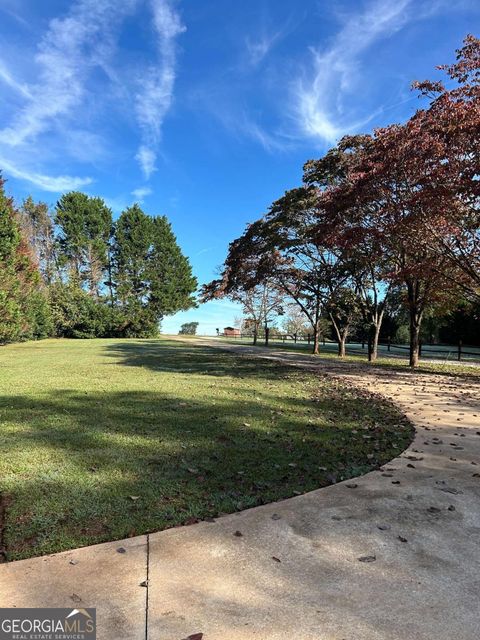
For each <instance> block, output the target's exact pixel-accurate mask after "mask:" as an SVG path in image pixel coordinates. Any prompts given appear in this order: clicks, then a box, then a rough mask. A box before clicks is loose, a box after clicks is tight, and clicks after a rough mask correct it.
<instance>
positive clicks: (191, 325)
mask: <svg viewBox="0 0 480 640" xmlns="http://www.w3.org/2000/svg"><path fill="white" fill-rule="evenodd" d="M197 327H198V322H185V323H184V324H182V326H181V327H180V331H179V332H178V335H180V336H194V335H195V334H196V333H197Z"/></svg>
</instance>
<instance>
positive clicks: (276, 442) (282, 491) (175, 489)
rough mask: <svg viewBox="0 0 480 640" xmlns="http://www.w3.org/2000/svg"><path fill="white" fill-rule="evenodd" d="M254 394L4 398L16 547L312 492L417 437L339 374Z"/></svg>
mask: <svg viewBox="0 0 480 640" xmlns="http://www.w3.org/2000/svg"><path fill="white" fill-rule="evenodd" d="M214 355H217V354H214ZM209 375H214V376H216V375H217V373H216V372H214V373H213V374H209ZM249 393H250V391H249V390H246V391H245V393H242V392H241V390H239V391H238V394H237V397H227V398H223V399H219V398H217V400H216V403H215V404H212V402H210V401H209V400H208V399H206V398H202V399H198V398H196V399H195V398H193V399H191V400H189V401H185V396H184V395H181V393H173V392H172V393H163V392H162V393H159V392H154V391H125V392H103V393H102V392H95V393H87V394H85V393H78V392H73V391H61V392H55V391H52V392H50V393H46V394H43V396H42V397H40V398H33V397H30V396H21V395H12V396H9V397H3V398H2V399H1V401H0V419H1V421H2V423H3V427H2V429H1V430H0V446H1V448H2V459H1V461H0V478H1V479H0V491H1V493H2V494H4V495H5V496H8V500H9V507H8V510H7V514H6V523H5V525H4V541H5V545H6V548H7V554H8V558H9V559H17V558H21V557H27V556H30V555H40V554H44V553H49V552H53V551H59V550H63V549H68V548H72V547H78V546H82V545H85V544H92V543H94V542H100V541H105V540H110V539H118V538H123V537H126V536H129V535H138V534H142V533H146V532H150V531H155V530H160V529H164V528H167V527H171V526H175V525H179V524H185V523H190V522H194V521H196V520H198V519H205V518H209V517H215V516H216V515H218V514H219V513H225V512H233V511H237V510H242V509H245V508H247V507H251V506H255V505H258V504H264V503H267V502H272V501H275V500H278V499H282V498H286V497H289V496H292V495H296V494H297V493H304V492H307V491H310V490H313V489H316V488H318V487H322V486H325V485H327V484H331V483H332V482H334V481H337V480H340V479H342V478H348V477H351V476H354V475H359V474H360V473H364V472H366V471H368V470H370V469H372V468H376V467H378V466H379V465H381V464H383V463H384V462H386V461H388V460H390V459H391V458H393V457H394V456H395V455H397V454H398V453H400V451H402V450H403V449H404V448H405V447H406V446H407V445H408V443H409V441H410V440H411V437H412V432H413V430H412V428H411V426H410V425H409V424H408V423H406V422H402V420H401V417H400V415H399V413H398V411H397V410H396V409H394V408H393V407H392V406H391V405H389V404H388V403H373V404H372V399H371V397H368V396H361V395H358V394H355V393H352V392H351V391H348V390H346V389H344V388H342V387H341V386H340V387H339V386H338V385H333V386H332V385H330V386H327V387H324V388H322V389H321V390H318V391H317V392H316V395H315V397H314V398H312V396H311V394H308V393H306V395H305V397H304V398H299V397H293V396H292V397H289V398H286V397H285V396H282V397H281V398H276V396H275V391H274V385H272V388H271V389H270V390H269V391H268V392H267V391H266V392H265V393H264V394H260V395H259V393H260V392H258V391H257V392H256V394H257V398H256V400H255V401H253V402H252V398H251V396H250V395H249ZM245 394H246V395H245ZM276 403H278V405H279V406H280V405H281V407H282V410H281V411H275V410H274V409H273V408H272V407H273V406H275V404H276ZM359 424H361V425H362V427H364V429H365V430H362V431H361V432H360V431H358V429H356V427H358V425H359ZM364 436H366V437H364Z"/></svg>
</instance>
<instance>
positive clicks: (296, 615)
mask: <svg viewBox="0 0 480 640" xmlns="http://www.w3.org/2000/svg"><path fill="white" fill-rule="evenodd" d="M212 344H215V343H212ZM222 348H225V346H224V345H222ZM228 348H229V349H230V350H232V351H240V352H242V353H249V354H250V353H251V351H252V350H251V349H249V348H245V347H242V346H236V345H235V346H231V347H228ZM254 353H255V355H257V356H260V357H268V358H275V359H280V360H282V361H283V362H290V363H291V364H294V365H298V366H308V367H309V368H310V367H313V368H318V369H320V370H321V371H322V373H325V372H331V373H333V374H335V375H337V376H340V377H344V378H346V379H347V380H348V381H349V382H350V383H351V384H356V385H359V386H362V387H364V388H368V389H370V390H371V391H375V392H377V393H382V394H383V395H385V396H387V397H389V398H391V399H392V400H394V401H395V402H396V403H397V404H398V405H400V407H402V409H403V410H404V411H405V413H406V414H407V416H408V417H409V418H410V419H411V420H412V421H413V422H414V423H415V425H416V427H417V433H416V437H415V440H414V442H413V443H412V445H411V447H410V448H409V449H408V450H407V451H405V452H404V453H403V454H401V455H400V457H398V458H396V459H395V460H392V462H391V463H389V464H387V465H385V466H384V467H383V468H382V470H380V471H374V472H371V473H369V474H367V475H365V476H363V477H361V478H358V479H356V480H355V481H353V482H352V481H351V480H349V481H346V482H342V483H338V484H336V485H333V486H330V487H327V488H324V489H319V490H317V491H313V492H311V493H308V494H305V495H303V496H299V497H295V498H291V499H289V500H285V501H282V502H279V503H274V504H271V505H266V506H261V507H257V508H255V509H250V510H248V511H244V512H241V513H238V514H233V515H229V516H225V517H222V518H219V519H217V520H216V521H215V522H202V523H200V524H196V525H193V526H189V527H181V528H176V529H171V530H168V531H163V532H160V533H156V534H153V535H149V536H139V537H137V538H131V539H129V540H126V541H120V542H113V543H107V544H102V545H96V546H93V547H87V548H83V549H78V550H74V551H69V552H65V553H60V554H56V555H53V556H48V557H43V558H34V559H31V560H23V561H20V562H14V563H10V564H3V565H0V606H2V607H7V606H17V607H42V606H52V607H89V606H92V607H96V608H97V619H98V638H99V639H100V640H123V639H125V640H130V639H132V640H133V639H140V638H142V639H145V638H147V639H151V640H182V639H185V638H190V639H193V640H197V639H198V640H199V639H200V638H202V637H203V640H226V639H228V640H250V639H257V638H258V639H259V640H260V639H261V640H277V639H278V640H280V639H281V640H285V639H287V638H292V639H295V640H453V639H455V640H478V638H479V637H480V612H479V598H480V385H479V384H478V383H473V382H468V381H465V380H462V379H457V378H451V377H446V376H432V375H425V374H411V373H410V372H408V371H403V372H401V373H396V372H394V371H386V370H380V369H378V368H376V369H373V368H372V369H369V368H368V367H362V366H357V365H355V364H353V363H351V362H348V363H344V364H342V363H337V362H332V361H331V360H325V361H323V360H322V359H315V360H312V359H310V358H305V357H302V356H298V355H297V354H290V353H286V352H278V353H275V352H272V351H268V352H267V351H264V350H262V349H257V350H255V351H254ZM355 485H356V486H355ZM202 634H203V636H202Z"/></svg>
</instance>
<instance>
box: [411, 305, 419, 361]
mask: <svg viewBox="0 0 480 640" xmlns="http://www.w3.org/2000/svg"><path fill="white" fill-rule="evenodd" d="M419 351H420V320H417V317H416V314H415V313H411V314H410V366H411V367H416V366H418V358H419Z"/></svg>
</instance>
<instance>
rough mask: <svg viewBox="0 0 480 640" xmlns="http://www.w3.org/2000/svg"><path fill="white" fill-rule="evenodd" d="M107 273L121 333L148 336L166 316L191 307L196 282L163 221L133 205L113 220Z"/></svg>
mask: <svg viewBox="0 0 480 640" xmlns="http://www.w3.org/2000/svg"><path fill="white" fill-rule="evenodd" d="M113 256H114V269H113V277H114V281H115V290H116V297H117V302H118V304H119V305H120V306H121V308H122V309H123V311H124V314H125V317H126V319H127V324H126V326H125V328H124V333H123V335H125V337H134V336H136V337H152V336H154V335H156V334H157V333H158V327H159V323H160V322H161V320H162V318H163V317H164V316H166V315H171V314H173V313H176V312H177V311H182V310H186V309H189V308H190V307H192V306H195V300H194V298H193V296H192V294H193V292H194V291H195V289H196V286H197V281H196V278H194V277H193V276H192V269H191V266H190V263H189V261H188V259H187V258H186V257H185V256H184V255H183V254H182V252H181V249H180V247H179V246H178V244H177V241H176V238H175V236H174V234H173V232H172V229H171V226H170V224H169V222H168V220H167V219H166V218H165V217H164V216H162V217H157V218H151V217H150V216H147V215H146V214H145V213H144V212H143V211H142V210H141V208H140V207H139V206H138V205H137V204H135V205H133V206H132V207H129V208H128V209H126V210H125V211H124V212H123V213H122V215H121V216H120V218H119V219H118V221H117V223H116V225H115V237H114V253H113Z"/></svg>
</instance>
